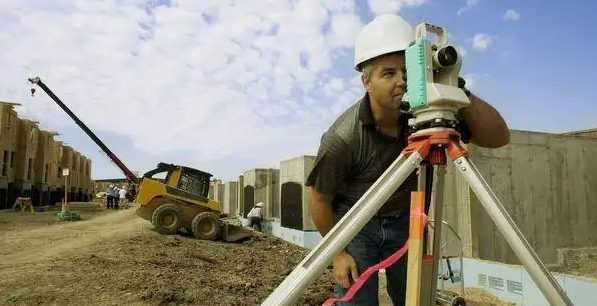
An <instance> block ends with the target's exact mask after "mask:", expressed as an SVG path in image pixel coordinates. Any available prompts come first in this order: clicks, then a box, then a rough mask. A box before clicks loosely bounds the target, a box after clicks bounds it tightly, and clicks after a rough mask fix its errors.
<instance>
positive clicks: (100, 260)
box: [0, 209, 333, 306]
mask: <svg viewBox="0 0 597 306" xmlns="http://www.w3.org/2000/svg"><path fill="white" fill-rule="evenodd" d="M55 214H56V212H38V213H35V214H20V213H2V214H0V241H2V243H1V244H2V247H1V248H0V274H2V278H0V288H2V292H4V294H2V295H1V296H0V305H5V306H10V305H19V306H24V305H61V306H70V305H73V306H74V305H77V306H78V305H119V306H120V305H210V306H215V305H226V306H229V305H251V306H252V305H259V303H260V302H261V301H263V300H264V299H265V298H266V297H267V296H268V295H269V294H270V293H271V292H272V291H273V290H274V289H275V287H276V286H277V285H278V284H279V283H280V282H281V281H282V280H283V279H284V277H285V276H286V275H287V274H288V273H290V272H291V271H292V269H293V268H294V266H295V265H296V264H297V263H298V262H300V260H301V259H302V258H303V257H304V256H305V255H306V251H305V250H303V249H301V248H299V247H297V246H294V245H291V244H288V243H285V242H283V241H280V240H278V239H275V238H271V237H257V238H254V239H252V240H249V241H245V242H243V243H242V244H227V243H223V242H210V241H201V240H197V239H194V238H192V237H184V236H163V235H159V234H157V233H156V232H154V231H153V230H152V227H151V225H150V224H149V222H147V221H145V220H143V219H141V218H139V217H137V216H136V215H134V213H133V210H132V209H130V210H120V211H108V210H105V211H102V212H98V213H82V214H81V216H82V218H83V220H81V221H76V222H59V221H57V220H56V219H55ZM329 276H330V274H329V273H324V275H323V276H322V277H321V278H320V280H319V281H317V282H316V283H315V284H314V285H312V286H311V287H310V288H309V290H308V291H307V292H306V293H305V294H304V295H303V297H302V298H301V301H300V302H299V303H298V305H321V304H322V303H323V302H324V301H325V299H327V298H328V297H329V296H330V295H331V294H332V288H333V287H332V282H331V277H329Z"/></svg>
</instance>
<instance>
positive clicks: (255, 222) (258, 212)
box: [247, 202, 263, 232]
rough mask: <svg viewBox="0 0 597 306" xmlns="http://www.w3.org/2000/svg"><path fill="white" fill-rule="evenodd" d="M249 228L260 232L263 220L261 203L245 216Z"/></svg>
mask: <svg viewBox="0 0 597 306" xmlns="http://www.w3.org/2000/svg"><path fill="white" fill-rule="evenodd" d="M247 219H249V227H252V228H255V229H257V230H258V231H260V232H261V220H262V219H263V203H262V202H259V203H257V204H255V206H254V207H253V208H252V209H251V210H250V211H249V213H248V214H247Z"/></svg>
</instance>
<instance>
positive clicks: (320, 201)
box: [309, 187, 334, 237]
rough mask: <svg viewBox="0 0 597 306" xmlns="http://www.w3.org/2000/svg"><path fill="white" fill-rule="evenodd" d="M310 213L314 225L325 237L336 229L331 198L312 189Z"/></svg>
mask: <svg viewBox="0 0 597 306" xmlns="http://www.w3.org/2000/svg"><path fill="white" fill-rule="evenodd" d="M309 211H310V212H311V220H313V224H315V227H316V228H317V230H318V231H319V233H320V234H321V236H322V237H324V236H325V235H327V233H329V232H330V230H331V229H332V227H334V211H333V210H332V203H331V198H330V197H329V196H326V195H325V194H323V193H321V192H319V191H317V189H315V188H313V187H311V188H310V189H309Z"/></svg>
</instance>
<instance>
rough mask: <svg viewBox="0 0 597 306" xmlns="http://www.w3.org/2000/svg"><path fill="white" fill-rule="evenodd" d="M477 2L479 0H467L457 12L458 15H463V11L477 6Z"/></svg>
mask: <svg viewBox="0 0 597 306" xmlns="http://www.w3.org/2000/svg"><path fill="white" fill-rule="evenodd" d="M477 3H479V0H466V3H465V5H464V6H463V7H461V8H459V9H458V11H457V12H456V13H457V14H458V15H461V14H462V13H464V12H466V11H469V10H471V9H473V8H475V7H477Z"/></svg>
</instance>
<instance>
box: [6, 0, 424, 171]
mask: <svg viewBox="0 0 597 306" xmlns="http://www.w3.org/2000/svg"><path fill="white" fill-rule="evenodd" d="M423 2H424V1H422V0H406V1H379V0H378V1H372V0H370V1H369V4H370V6H371V10H372V11H375V12H381V11H384V12H387V11H388V10H394V11H397V10H399V9H400V7H401V6H402V5H419V4H421V3H423ZM154 3H156V1H154V0H119V1H116V0H106V1H92V0H90V1H83V2H61V1H55V2H52V1H50V2H48V1H43V0H21V1H12V2H3V4H2V5H0V7H2V9H0V26H1V28H2V29H3V30H2V31H0V49H1V50H2V53H0V67H2V70H3V73H2V75H1V76H0V97H1V99H2V100H8V101H19V102H21V103H22V104H23V107H21V108H19V109H18V111H19V116H21V117H28V116H29V117H33V118H35V119H37V120H39V121H40V122H42V123H43V124H44V125H46V126H48V127H50V128H52V129H54V130H58V131H61V130H64V127H65V126H72V123H70V122H64V120H65V119H64V118H65V114H64V113H63V112H62V110H60V109H59V108H58V107H57V106H56V105H55V104H54V103H53V102H52V101H51V100H50V99H49V97H47V96H46V95H45V94H44V93H43V92H42V91H41V89H38V91H37V94H36V97H33V98H32V97H29V88H30V85H29V84H28V83H27V82H26V79H27V78H29V77H33V76H36V75H39V76H40V77H41V78H42V80H43V81H45V82H46V84H47V85H48V86H49V87H50V88H51V89H52V90H53V91H54V92H55V93H56V94H57V95H58V96H59V97H60V98H62V100H63V101H64V102H65V103H66V104H67V105H68V106H69V107H70V108H71V109H72V110H73V111H74V112H75V113H76V114H78V115H79V116H80V118H81V119H82V120H83V121H84V122H85V123H86V124H87V125H88V126H89V127H90V128H91V129H92V130H94V131H97V132H112V133H115V134H118V135H119V136H121V137H122V136H124V137H129V138H130V139H131V142H132V143H133V144H134V147H135V149H136V150H138V151H140V152H147V153H148V154H165V156H167V155H168V154H174V153H173V152H174V151H177V152H179V151H184V152H188V154H189V156H192V158H190V160H192V161H193V162H194V163H196V164H201V163H208V162H213V161H216V160H217V161H226V160H227V159H228V160H232V159H234V160H235V161H234V162H235V164H237V165H241V164H242V165H243V167H246V168H250V167H253V166H255V165H253V164H248V160H250V161H251V162H259V163H261V164H276V163H277V162H278V161H279V160H280V159H282V157H284V158H286V157H292V156H296V155H301V154H304V153H305V152H314V149H315V148H316V146H317V144H318V142H319V139H320V136H321V133H322V131H323V130H325V129H326V128H327V127H328V126H329V125H330V124H331V122H332V121H333V120H334V119H335V118H336V116H337V114H338V113H339V111H341V110H343V109H345V108H346V106H347V105H349V104H351V103H353V102H354V101H355V99H356V98H358V97H359V96H360V95H361V93H362V89H361V84H360V83H359V82H358V79H356V80H357V81H355V78H354V75H355V72H354V71H353V69H352V67H351V64H352V58H351V57H350V55H351V51H352V48H353V42H354V38H355V36H356V34H357V32H358V30H359V29H360V28H361V27H362V26H363V22H362V21H361V19H360V18H359V15H358V13H357V6H356V5H355V2H354V1H346V0H345V1H343V0H298V1H282V0H253V1H224V0H217V1H207V0H201V1H196V0H172V1H171V3H169V5H158V6H155V4H154ZM339 63H343V65H346V66H341V65H340V64H339ZM239 160H247V163H244V164H243V162H241V161H239ZM216 170H217V169H216ZM237 171H240V169H238V170H237ZM214 174H215V175H216V176H220V175H222V174H220V173H217V172H215V173H214Z"/></svg>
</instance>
